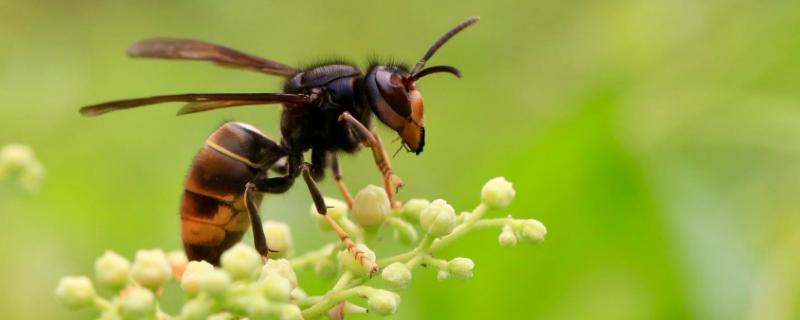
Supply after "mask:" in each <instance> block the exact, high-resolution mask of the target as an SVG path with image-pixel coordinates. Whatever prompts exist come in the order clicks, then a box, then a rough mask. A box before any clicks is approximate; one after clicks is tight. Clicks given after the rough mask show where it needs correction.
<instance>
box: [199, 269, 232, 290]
mask: <svg viewBox="0 0 800 320" xmlns="http://www.w3.org/2000/svg"><path fill="white" fill-rule="evenodd" d="M199 284H200V289H201V290H203V292H206V293H208V294H210V295H212V296H220V295H222V294H223V293H225V291H227V290H228V288H229V287H230V286H231V276H230V275H228V274H227V273H226V272H225V271H222V270H219V269H213V270H211V271H210V272H207V273H203V274H202V275H201V276H200V279H199Z"/></svg>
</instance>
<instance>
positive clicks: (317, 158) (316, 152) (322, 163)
mask: <svg viewBox="0 0 800 320" xmlns="http://www.w3.org/2000/svg"><path fill="white" fill-rule="evenodd" d="M327 166H328V152H325V150H324V149H316V148H315V149H311V178H314V181H320V180H322V178H325V168H326V167H327Z"/></svg>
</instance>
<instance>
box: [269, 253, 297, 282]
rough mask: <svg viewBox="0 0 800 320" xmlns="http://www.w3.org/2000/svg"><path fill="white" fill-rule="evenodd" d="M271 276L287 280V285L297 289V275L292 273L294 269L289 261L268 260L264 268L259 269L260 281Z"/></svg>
mask: <svg viewBox="0 0 800 320" xmlns="http://www.w3.org/2000/svg"><path fill="white" fill-rule="evenodd" d="M272 274H274V275H278V276H281V277H283V278H285V279H286V280H289V284H290V285H291V286H292V288H295V287H297V275H296V274H295V273H294V269H292V264H291V263H290V262H289V260H286V259H269V261H267V263H266V264H265V265H264V267H263V268H261V279H263V278H265V277H266V276H268V275H272Z"/></svg>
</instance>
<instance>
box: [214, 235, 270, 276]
mask: <svg viewBox="0 0 800 320" xmlns="http://www.w3.org/2000/svg"><path fill="white" fill-rule="evenodd" d="M220 262H222V269H224V270H225V271H227V272H228V273H230V275H231V276H232V277H233V278H234V279H237V280H239V279H253V278H255V277H256V276H257V275H258V271H259V270H260V268H261V255H259V254H258V252H256V250H254V249H253V248H250V247H248V246H246V245H244V244H241V243H238V244H236V245H234V246H233V248H230V249H228V251H225V253H223V254H222V257H221V258H220Z"/></svg>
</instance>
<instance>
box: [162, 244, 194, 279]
mask: <svg viewBox="0 0 800 320" xmlns="http://www.w3.org/2000/svg"><path fill="white" fill-rule="evenodd" d="M167 261H169V265H170V267H172V276H173V277H175V279H177V280H180V279H181V276H183V271H184V270H185V269H186V265H188V264H189V259H188V258H186V253H184V252H183V250H173V251H170V252H167Z"/></svg>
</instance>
